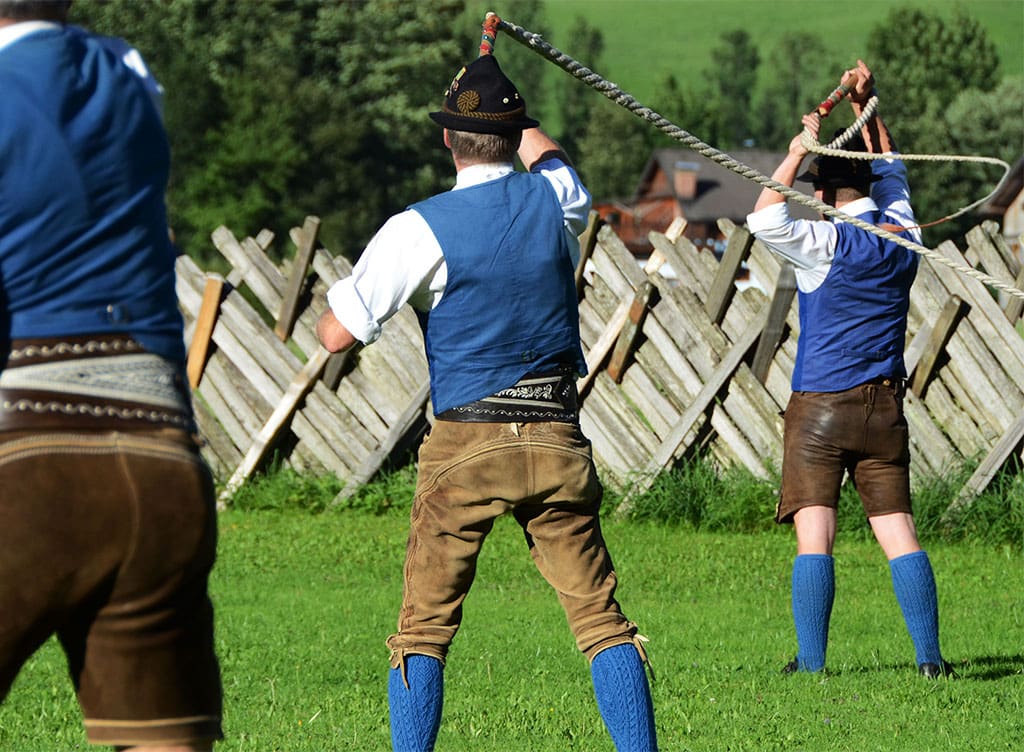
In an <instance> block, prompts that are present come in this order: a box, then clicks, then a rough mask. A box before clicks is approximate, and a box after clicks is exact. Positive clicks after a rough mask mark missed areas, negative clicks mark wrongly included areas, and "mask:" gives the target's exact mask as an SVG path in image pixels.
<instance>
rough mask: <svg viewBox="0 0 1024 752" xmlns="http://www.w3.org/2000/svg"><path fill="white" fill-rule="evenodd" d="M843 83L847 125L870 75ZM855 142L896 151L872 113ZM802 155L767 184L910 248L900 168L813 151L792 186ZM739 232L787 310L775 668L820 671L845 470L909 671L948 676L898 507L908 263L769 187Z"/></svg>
mask: <svg viewBox="0 0 1024 752" xmlns="http://www.w3.org/2000/svg"><path fill="white" fill-rule="evenodd" d="M842 83H844V84H846V85H847V86H849V87H850V92H849V94H848V96H849V99H850V102H851V104H852V106H853V111H854V114H855V115H856V116H858V117H859V116H860V115H861V113H862V112H863V108H864V106H865V105H866V103H867V102H868V100H869V99H870V97H871V95H872V93H873V90H874V78H873V76H872V74H871V71H870V70H869V69H868V67H867V66H866V65H865V64H864V62H863V61H858V65H857V67H856V68H853V69H851V70H848V71H846V73H845V74H844V76H843V79H842ZM803 123H804V126H805V127H806V128H807V129H808V130H809V131H810V132H811V133H812V134H813V135H814V137H815V138H817V135H818V128H819V124H820V121H819V118H818V115H817V114H816V113H815V114H810V115H805V116H804V118H803ZM862 138H863V140H861V136H858V137H855V139H854V140H851V141H850V142H849V143H848V144H847V145H846V146H844V147H843V148H844V149H846V150H848V151H865V150H867V151H870V152H873V153H882V152H894V151H895V146H894V144H893V141H892V138H891V136H890V134H889V131H888V129H887V128H886V126H885V123H883V122H882V119H881V117H879V116H878V115H875V116H874V117H872V118H871V119H870V120H869V121H868V122H867V124H866V125H865V127H864V129H863V134H862ZM865 147H866V148H865ZM807 154H808V151H807V148H806V147H805V146H804V145H803V143H802V142H801V137H800V136H799V135H798V136H796V137H795V138H794V139H793V140H792V142H791V143H790V145H789V153H788V155H787V156H786V158H785V159H784V160H783V161H782V163H781V164H780V165H779V167H778V168H777V169H776V171H775V173H774V175H773V176H772V177H773V179H774V180H776V181H777V182H779V183H782V184H784V185H789V186H791V185H793V182H794V180H796V179H801V180H807V181H810V182H811V183H812V184H813V186H814V190H815V195H816V196H817V197H818V198H819V199H820V200H822V201H824V202H825V203H827V204H829V205H831V206H835V207H836V208H837V209H840V210H842V211H843V212H844V213H846V214H849V215H851V216H854V217H857V218H858V219H861V220H863V221H865V222H868V223H871V224H875V225H880V226H882V227H885V228H886V229H889V230H891V231H896V232H905V236H906V237H908V238H910V239H912V240H914V241H915V242H920V240H921V234H920V230H919V229H918V228H917V226H916V222H915V220H914V213H913V210H912V209H911V207H910V192H909V189H908V187H907V180H906V170H905V168H904V165H903V163H902V162H901V161H899V160H898V159H875V160H870V161H869V160H862V159H853V158H843V157H835V156H819V157H817V158H816V159H815V160H814V161H813V163H812V164H811V165H810V168H809V170H808V171H807V172H806V173H804V174H803V175H800V176H799V178H798V173H799V172H800V168H801V165H802V164H803V160H804V158H805V157H806V156H807ZM747 226H748V227H749V229H750V231H751V232H752V233H753V234H754V235H755V236H756V237H757V238H758V239H759V240H760V241H761V242H762V243H764V244H765V245H766V246H767V247H768V248H769V249H771V250H772V251H773V252H775V253H776V254H778V255H779V256H780V257H782V258H783V259H785V260H787V261H789V262H790V263H792V264H793V265H794V267H795V269H796V281H797V288H798V291H799V301H800V302H799V305H800V338H799V342H798V345H797V357H796V363H795V365H794V367H793V382H792V386H793V393H792V396H791V397H790V401H789V404H788V405H787V407H786V413H785V436H784V441H783V459H782V489H781V492H780V500H779V505H778V508H777V510H776V521H777V522H780V523H792V524H793V526H794V528H795V530H796V540H797V556H796V559H795V561H794V563H793V579H792V605H793V620H794V622H795V626H796V635H797V643H798V652H797V655H796V658H795V659H794V660H793V661H792V662H790V663H789V664H788V665H787V666H786V667H785V669H784V672H785V673H793V672H797V671H811V672H813V671H821V670H823V669H824V667H825V651H826V646H827V642H828V628H829V617H830V616H831V612H832V602H833V598H834V594H835V577H834V571H833V560H832V546H833V543H834V541H835V534H836V510H837V507H838V503H839V490H840V486H841V484H842V481H843V476H844V474H845V473H847V472H848V473H849V475H850V477H851V479H852V480H853V483H854V485H855V487H856V488H857V491H858V493H859V494H860V497H861V501H862V503H863V506H864V510H865V513H866V514H867V517H868V521H869V522H870V524H871V529H872V531H873V532H874V534H875V537H876V539H877V540H878V543H879V545H880V546H881V547H882V550H883V551H884V553H885V555H886V557H887V558H888V560H889V567H890V571H891V574H892V584H893V589H894V590H895V592H896V598H897V600H898V601H899V604H900V607H901V609H902V611H903V616H904V619H905V621H906V625H907V629H908V631H909V632H910V636H911V639H912V641H913V643H914V648H915V651H916V658H917V665H918V670H919V672H920V673H921V674H922V675H924V676H926V677H929V678H935V677H938V676H946V675H951V674H952V667H951V666H950V665H949V664H948V663H947V662H946V661H945V660H943V658H942V654H941V653H940V651H939V618H938V601H937V597H936V591H935V578H934V576H933V574H932V568H931V564H930V562H929V559H928V555H927V554H926V553H925V552H924V551H922V550H921V546H920V544H919V543H918V539H917V532H916V530H915V528H914V518H913V513H912V511H911V505H910V472H909V471H910V451H909V443H908V433H907V422H906V419H905V418H904V416H903V395H904V380H905V378H906V375H907V373H906V368H905V366H904V363H903V348H904V343H905V338H906V328H907V311H908V308H909V306H910V287H911V285H912V284H913V281H914V276H915V275H916V273H917V256H916V254H914V253H913V252H912V251H909V250H907V249H905V248H903V247H902V246H900V245H898V244H896V243H893V242H891V241H888V240H884V239H882V238H880V237H879V236H877V235H874V234H873V233H870V232H867V231H866V230H863V229H860V228H857V227H854V226H853V225H851V224H848V223H843V222H836V223H833V222H831V221H825V220H819V221H807V220H794V219H793V218H791V217H790V216H789V213H788V211H787V209H786V203H785V198H784V197H783V196H782V194H780V193H777V192H776V191H773V190H771V189H769V188H766V189H765V190H764V191H762V192H761V195H760V197H759V198H758V201H757V204H756V206H755V208H754V212H753V213H752V214H750V215H749V216H748V217H747Z"/></svg>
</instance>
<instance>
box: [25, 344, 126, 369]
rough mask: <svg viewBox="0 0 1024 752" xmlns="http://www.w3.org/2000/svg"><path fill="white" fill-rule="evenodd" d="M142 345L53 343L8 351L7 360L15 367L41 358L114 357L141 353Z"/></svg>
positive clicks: (26, 346)
mask: <svg viewBox="0 0 1024 752" xmlns="http://www.w3.org/2000/svg"><path fill="white" fill-rule="evenodd" d="M143 349H144V348H143V347H142V345H140V344H139V343H138V342H136V341H135V340H133V339H126V338H118V339H104V340H87V341H85V342H54V343H53V344H31V345H25V346H24V347H17V348H14V349H12V350H11V351H10V353H9V354H8V356H7V360H8V362H9V363H11V364H12V365H17V361H19V360H29V359H36V358H41V359H44V360H48V359H53V360H62V359H65V358H68V357H80V356H83V355H115V354H118V353H132V352H142V351H143Z"/></svg>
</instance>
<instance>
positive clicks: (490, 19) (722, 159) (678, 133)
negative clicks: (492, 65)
mask: <svg viewBox="0 0 1024 752" xmlns="http://www.w3.org/2000/svg"><path fill="white" fill-rule="evenodd" d="M497 30H501V31H504V32H506V33H507V34H509V35H510V36H512V38H513V39H515V40H516V41H517V42H519V43H520V44H522V45H524V46H526V47H529V48H530V49H532V50H534V51H535V52H537V53H538V54H540V55H542V56H544V57H546V58H547V59H548V60H550V61H551V62H552V63H554V64H555V65H557V66H558V67H559V68H561V69H562V70H564V71H565V72H567V73H569V74H570V75H572V76H573V77H575V78H578V79H579V80H580V81H582V82H583V83H585V84H587V85H588V86H590V87H591V88H593V89H595V90H597V91H598V92H600V93H601V94H603V95H604V96H605V97H607V98H608V99H610V100H612V101H613V102H615V103H616V104H618V105H620V106H622V107H625V108H626V109H627V110H629V111H630V112H632V113H633V114H634V115H636V116H637V117H639V118H641V119H643V120H646V121H647V122H648V123H650V124H651V125H653V126H654V127H656V128H657V129H658V130H660V131H661V132H662V133H664V134H665V135H667V136H669V137H671V138H673V139H675V140H676V141H680V142H682V143H684V144H686V145H687V146H688V147H690V148H691V149H693V150H694V151H696V152H698V153H699V154H702V155H703V156H705V157H707V158H708V159H710V160H711V161H713V162H717V163H718V164H720V165H722V166H723V167H725V168H726V169H729V170H732V171H733V172H735V173H736V174H738V175H740V176H742V177H744V178H746V179H748V180H751V181H753V182H755V183H758V184H759V185H762V186H764V187H766V188H771V189H772V190H773V191H776V192H777V193H781V194H782V195H783V196H786V197H787V198H790V199H792V200H794V201H797V202H799V203H801V204H804V205H806V206H809V207H811V208H812V209H814V210H816V211H818V212H820V213H821V214H824V215H825V216H829V217H833V218H835V219H839V220H841V221H843V222H847V223H849V224H851V225H853V226H854V227H859V228H860V229H862V230H865V231H866V232H870V233H873V234H874V235H878V236H879V237H882V238H885V239H886V240H891V241H892V242H893V243H896V244H897V245H900V246H903V247H904V248H906V249H908V250H911V251H914V252H915V253H918V254H920V255H922V256H925V257H926V258H929V259H931V260H932V261H935V262H936V263H939V264H943V265H944V266H948V267H949V268H950V269H953V270H954V271H957V272H959V273H961V274H964V275H966V276H968V277H972V278H974V279H976V280H978V281H979V282H981V283H983V284H986V285H989V286H990V287H993V288H995V289H997V290H999V291H1001V292H1004V293H1006V294H1007V295H1011V296H1013V297H1016V298H1021V299H1024V290H1018V289H1017V288H1016V287H1013V286H1012V285H1009V284H1007V283H1005V282H1003V281H1001V280H998V279H995V278H994V277H991V276H989V275H987V274H985V273H983V272H980V271H978V270H977V269H974V268H972V267H970V266H967V265H966V264H962V263H960V262H957V261H955V260H953V259H949V258H946V257H945V256H944V255H942V254H941V253H938V252H936V251H933V250H931V249H929V248H926V247H925V246H923V245H920V244H918V243H914V242H913V241H911V240H908V239H907V238H904V237H901V236H900V235H897V234H895V233H892V232H889V231H888V230H884V229H882V228H881V227H876V226H875V225H873V224H870V223H868V222H865V221H863V220H861V219H858V218H857V217H853V216H850V215H849V214H845V213H843V212H841V211H839V210H838V209H836V208H835V207H833V206H829V205H828V204H826V203H824V202H822V201H819V200H818V199H816V198H814V197H812V196H807V195H805V194H803V193H800V192H799V191H797V190H795V189H793V188H791V187H790V186H788V185H783V184H782V183H779V182H777V181H775V180H772V179H771V178H769V177H767V176H765V175H762V174H761V173H759V172H758V171H757V170H755V169H753V168H752V167H748V166H747V165H744V164H742V163H741V162H738V161H737V160H735V159H733V158H732V157H730V156H729V155H728V154H726V153H725V152H722V151H719V150H718V149H715V148H714V147H713V146H710V145H709V144H706V143H704V142H703V141H701V140H700V139H698V138H697V137H695V136H693V135H692V134H690V133H687V132H686V131H685V130H683V129H682V128H680V127H679V126H678V125H675V124H674V123H672V122H670V121H669V120H667V119H666V118H664V117H663V116H661V115H659V114H658V113H657V112H655V111H654V110H652V109H650V108H649V107H645V106H644V105H642V104H640V103H639V102H637V101H636V99H634V98H633V97H632V96H631V95H629V94H627V93H626V92H624V91H623V90H622V89H620V88H619V87H618V86H616V85H615V84H614V83H612V82H611V81H608V80H606V79H604V78H602V77H601V76H599V75H598V74H597V73H594V71H592V70H590V69H589V68H587V67H586V66H584V65H582V64H580V63H579V62H577V61H576V60H574V59H573V58H571V57H570V56H569V55H566V54H565V53H564V52H562V51H561V50H558V49H556V48H555V47H552V46H551V45H550V44H548V43H547V42H545V41H544V39H543V37H541V36H540V35H539V34H534V33H533V32H530V31H527V30H525V29H523V28H522V27H520V26H516V25H515V24H513V23H510V22H508V21H503V20H501V19H500V18H499V17H498V16H497V15H496V14H494V13H488V14H487V18H486V20H485V21H484V39H483V41H482V42H481V45H480V50H481V54H489V53H490V52H491V51H492V50H493V47H494V38H495V36H496V32H497ZM488 34H490V36H488ZM485 46H486V48H487V52H486V53H484V48H485ZM843 96H845V92H842V87H839V88H838V89H836V90H835V91H833V92H832V94H831V95H830V96H829V98H828V99H827V100H825V102H823V103H822V104H821V105H819V107H822V108H827V110H826V114H827V112H829V111H831V110H832V108H833V107H834V106H835V104H836V103H838V102H839V101H840V100H841V99H842V97H843ZM833 99H834V101H831V100H833ZM872 100H874V101H872V102H869V103H868V106H867V107H865V110H864V113H863V114H862V115H861V117H860V118H858V120H857V122H855V123H854V124H853V125H851V126H850V128H848V129H847V130H846V131H844V132H843V134H842V135H840V136H839V138H837V139H835V140H834V141H833V142H832V143H831V144H829V145H828V146H822V145H821V144H816V143H813V139H810V141H811V142H812V144H811V145H809V146H808V149H809V150H810V151H813V152H816V153H822V154H832V155H836V156H843V157H853V158H855V159H885V158H893V157H895V158H898V159H901V160H908V159H917V160H933V161H938V160H951V159H956V160H960V161H973V162H985V163H988V164H998V165H1001V166H1002V167H1003V168H1004V169H1005V170H1006V173H1005V174H1004V176H1003V180H1001V181H1000V185H1002V183H1003V181H1005V180H1006V177H1007V176H1008V175H1009V171H1010V166H1009V165H1007V164H1006V162H1003V161H1002V160H999V159H994V158H990V157H950V156H941V155H913V154H898V155H895V154H865V153H864V152H848V151H842V150H840V149H838V148H833V147H838V146H839V145H842V144H844V143H846V141H847V140H849V138H850V137H851V136H852V135H853V134H854V133H856V132H857V131H859V130H860V128H861V126H862V125H863V123H865V122H867V120H868V118H870V117H871V116H873V115H874V113H875V108H876V107H877V97H872ZM829 102H830V103H829ZM827 103H828V104H827ZM862 121H863V122H862ZM996 190H999V186H997V187H996ZM993 193H995V191H993ZM989 195H992V194H989ZM987 198H988V196H986V197H985V198H984V199H982V200H981V201H977V202H975V203H973V204H971V205H970V206H967V207H965V208H963V209H961V210H960V211H958V212H956V213H955V214H951V215H949V217H945V218H944V219H950V218H952V217H955V216H959V215H960V214H963V213H964V212H965V211H968V210H969V209H971V208H973V207H975V206H977V205H978V204H980V203H982V202H983V201H985V200H986V199H987Z"/></svg>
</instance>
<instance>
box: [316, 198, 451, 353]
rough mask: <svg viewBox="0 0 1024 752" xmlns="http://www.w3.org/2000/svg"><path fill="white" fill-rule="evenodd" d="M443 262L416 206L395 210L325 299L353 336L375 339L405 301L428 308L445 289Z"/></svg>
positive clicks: (415, 306) (365, 341)
mask: <svg viewBox="0 0 1024 752" xmlns="http://www.w3.org/2000/svg"><path fill="white" fill-rule="evenodd" d="M443 262H444V256H443V254H442V253H441V247H440V246H439V245H438V243H437V239H436V238H435V237H434V234H433V233H432V232H431V231H430V228H429V226H427V224H426V222H425V221H424V220H423V218H422V217H421V216H420V215H419V214H418V213H416V212H414V211H405V212H402V213H401V214H396V215H395V216H393V217H391V218H390V219H389V220H388V221H387V222H385V223H384V225H383V226H382V227H381V228H380V230H378V231H377V234H376V235H374V237H373V239H372V240H371V241H370V243H369V244H368V245H367V246H366V249H365V250H364V251H363V254H362V255H361V256H360V257H359V261H358V262H357V263H356V265H355V266H354V267H353V269H352V274H351V275H350V276H348V277H346V278H345V279H342V280H339V281H338V282H335V283H334V284H333V285H331V287H330V289H329V290H328V291H327V304H328V305H329V306H330V308H331V311H332V312H333V313H334V316H335V318H337V319H338V321H339V322H340V323H341V324H342V326H344V327H345V328H346V329H348V331H349V332H350V333H351V334H352V336H353V337H355V338H356V339H357V340H359V341H360V342H362V343H363V344H365V345H368V344H371V343H372V342H375V341H376V340H377V339H378V338H379V337H380V333H381V325H382V324H383V323H384V322H385V321H387V320H388V319H390V318H391V317H392V316H394V315H395V314H396V313H397V312H398V310H399V309H400V308H401V307H402V306H403V305H405V304H406V303H409V304H411V305H412V306H413V307H414V308H418V309H420V310H430V308H431V307H432V305H433V303H434V300H435V298H436V297H438V296H440V294H441V291H443V289H444V282H445V280H444V279H443V277H444V276H446V274H445V273H446V269H445V267H444V263H443Z"/></svg>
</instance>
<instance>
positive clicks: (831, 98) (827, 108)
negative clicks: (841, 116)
mask: <svg viewBox="0 0 1024 752" xmlns="http://www.w3.org/2000/svg"><path fill="white" fill-rule="evenodd" d="M849 93H850V87H849V86H844V85H843V84H839V86H837V87H836V89H835V91H833V92H832V93H831V94H829V95H828V99H826V100H825V101H824V102H822V103H821V104H819V105H818V115H819V116H820V117H823V118H826V117H828V114H829V113H830V112H832V108H833V107H835V106H836V105H837V104H839V103H840V102H842V101H843V97H845V96H846V95H847V94H849Z"/></svg>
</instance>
